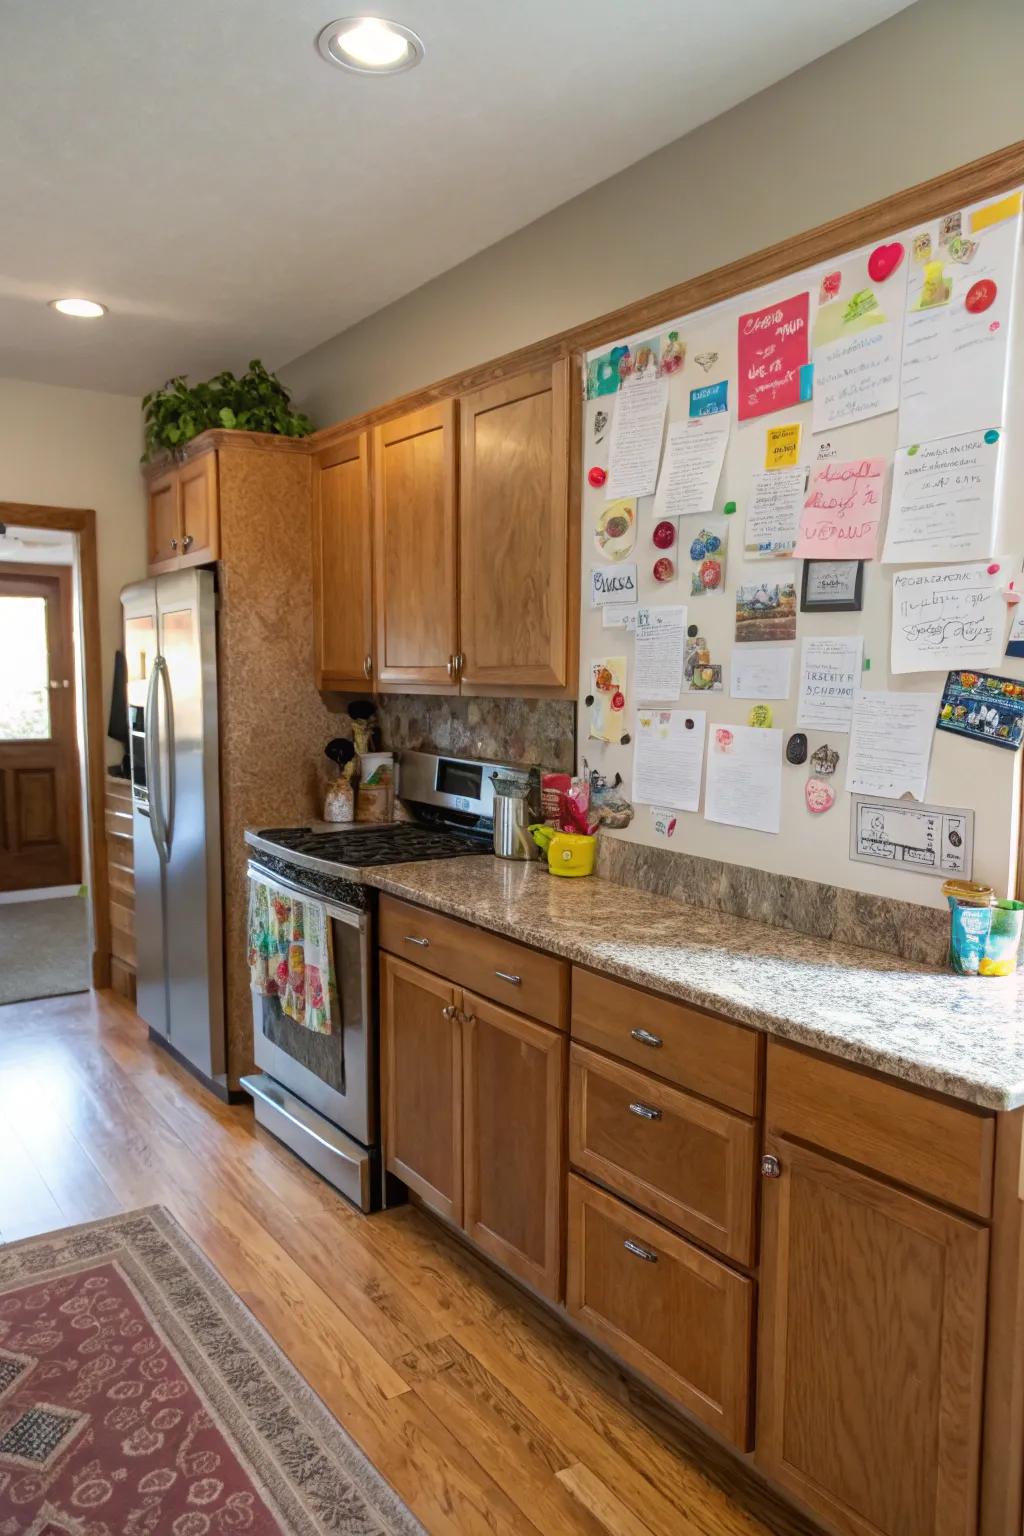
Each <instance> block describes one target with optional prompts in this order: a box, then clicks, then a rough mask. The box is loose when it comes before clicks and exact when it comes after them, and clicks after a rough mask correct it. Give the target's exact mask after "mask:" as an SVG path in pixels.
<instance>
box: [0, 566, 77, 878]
mask: <svg viewBox="0 0 1024 1536" xmlns="http://www.w3.org/2000/svg"><path fill="white" fill-rule="evenodd" d="M71 574H72V573H71V567H70V566H52V565H51V566H46V565H31V566H30V565H14V564H6V565H0V658H6V659H7V664H6V665H4V664H0V891H25V890H31V889H33V888H35V887H40V888H41V887H45V886H50V885H79V884H80V883H81V879H82V846H81V843H82V837H81V782H80V778H79V766H78V737H77V728H76V723H75V658H74V640H73V635H72V610H71ZM12 658H17V662H16V665H10V662H11V660H12Z"/></svg>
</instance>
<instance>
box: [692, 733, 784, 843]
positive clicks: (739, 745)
mask: <svg viewBox="0 0 1024 1536" xmlns="http://www.w3.org/2000/svg"><path fill="white" fill-rule="evenodd" d="M781 812H782V732H781V731H780V730H771V729H769V730H763V729H760V728H758V727H756V726H751V725H714V724H713V725H712V726H711V727H710V731H709V740H708V777H707V787H706V789H705V793H704V818H705V820H706V821H720V822H724V823H725V825H726V826H730V827H752V828H753V829H754V831H756V832H778V830H779V824H780V817H781Z"/></svg>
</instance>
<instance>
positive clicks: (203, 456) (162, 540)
mask: <svg viewBox="0 0 1024 1536" xmlns="http://www.w3.org/2000/svg"><path fill="white" fill-rule="evenodd" d="M146 505H147V549H148V568H149V574H150V575H151V576H158V575H161V574H162V573H163V572H164V571H180V570H184V569H185V568H186V567H187V566H190V565H208V564H210V562H211V561H213V560H217V559H218V558H219V557H220V518H219V484H218V478H217V454H216V451H215V450H209V451H208V452H206V453H200V454H197V455H196V457H195V458H192V459H187V460H186V461H185V462H184V463H182V464H179V465H176V466H175V467H174V468H172V469H162V470H158V471H157V472H155V473H154V474H153V475H151V476H150V477H149V479H148V483H147V487H146Z"/></svg>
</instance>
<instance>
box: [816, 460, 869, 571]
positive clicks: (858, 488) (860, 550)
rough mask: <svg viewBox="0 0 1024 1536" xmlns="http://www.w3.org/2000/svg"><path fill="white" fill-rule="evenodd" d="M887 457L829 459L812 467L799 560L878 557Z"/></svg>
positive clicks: (867, 558)
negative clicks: (844, 459)
mask: <svg viewBox="0 0 1024 1536" xmlns="http://www.w3.org/2000/svg"><path fill="white" fill-rule="evenodd" d="M885 462H886V461H885V460H884V459H848V460H846V461H842V462H841V461H838V460H835V459H827V460H825V461H824V462H823V463H821V464H815V465H814V467H813V468H812V470H811V479H810V484H809V485H808V487H807V499H806V501H805V502H804V509H803V512H802V513H801V514H800V533H799V535H798V537H797V543H796V548H795V549H794V551H793V554H794V555H795V557H796V558H797V559H798V560H826V559H829V558H831V559H834V560H873V559H874V558H875V546H876V545H877V543H878V524H879V521H880V520H881V516H882V492H883V489H884V487H885Z"/></svg>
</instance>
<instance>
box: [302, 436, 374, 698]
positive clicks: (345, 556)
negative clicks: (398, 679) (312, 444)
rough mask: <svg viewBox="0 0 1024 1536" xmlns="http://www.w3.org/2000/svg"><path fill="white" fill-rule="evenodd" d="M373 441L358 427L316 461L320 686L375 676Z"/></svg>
mask: <svg viewBox="0 0 1024 1536" xmlns="http://www.w3.org/2000/svg"><path fill="white" fill-rule="evenodd" d="M369 447H370V440H369V435H368V434H367V433H366V432H357V433H355V434H354V435H353V436H352V437H346V438H345V439H344V440H343V441H342V442H340V443H335V444H334V445H333V447H331V448H325V449H324V450H323V451H322V452H321V453H318V454H317V456H316V459H315V460H314V465H313V622H314V626H315V631H314V635H315V638H314V654H315V657H316V686H317V687H318V688H325V689H329V688H358V689H365V688H366V686H367V684H368V683H369V684H371V686H372V680H373V654H372V652H373V627H372V626H373V575H372V572H373V562H372V555H371V544H372V529H371V526H370V452H369Z"/></svg>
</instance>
